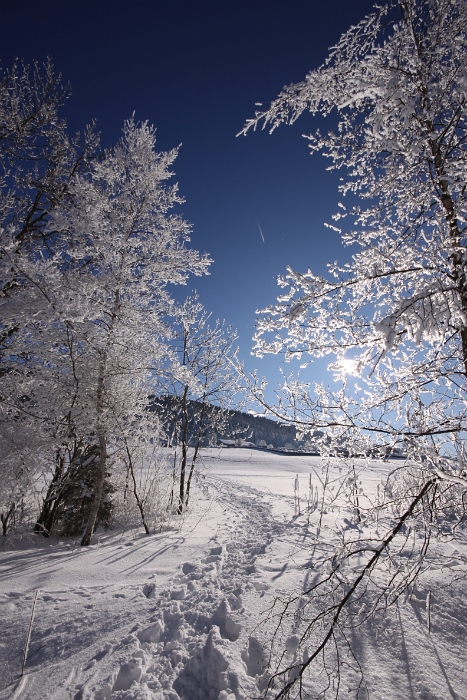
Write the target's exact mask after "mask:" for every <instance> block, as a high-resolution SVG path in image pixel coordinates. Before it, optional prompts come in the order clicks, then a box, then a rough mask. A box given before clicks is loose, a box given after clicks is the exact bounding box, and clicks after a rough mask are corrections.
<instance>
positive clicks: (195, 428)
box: [159, 294, 240, 513]
mask: <svg viewBox="0 0 467 700" xmlns="http://www.w3.org/2000/svg"><path fill="white" fill-rule="evenodd" d="M208 320H209V314H207V313H206V311H205V310H204V309H203V306H202V304H200V303H199V302H198V297H197V295H196V294H195V295H194V296H193V297H188V298H187V299H186V300H185V302H184V303H183V304H182V305H181V306H180V307H179V309H178V311H177V313H176V316H175V327H174V332H175V337H174V344H173V350H174V353H175V357H174V360H175V361H174V362H173V363H172V365H171V369H170V376H169V382H168V385H167V388H166V394H165V396H163V397H162V399H161V400H160V401H159V413H160V415H161V417H162V420H163V423H164V424H165V429H166V432H167V434H168V437H169V444H171V445H173V446H174V447H175V450H176V451H177V449H178V450H179V460H178V461H179V464H178V465H177V461H176V460H177V457H176V456H175V466H177V469H178V473H177V480H178V491H179V496H178V506H177V508H178V512H179V513H182V512H183V510H184V509H185V507H186V506H187V505H188V502H189V498H190V488H191V484H192V479H193V475H194V473H195V466H196V461H197V459H198V457H199V450H200V447H202V446H203V445H206V444H213V443H214V444H215V441H216V434H217V432H222V431H223V430H224V429H225V426H226V422H227V420H228V411H229V408H231V406H232V403H233V401H234V400H235V397H236V396H237V397H238V394H239V392H240V381H239V372H238V359H237V353H238V348H236V347H235V342H236V340H237V333H236V331H234V330H233V329H232V328H231V327H230V326H227V327H226V326H225V325H224V323H223V322H221V321H216V322H215V323H214V324H213V325H209V323H208ZM175 454H176V452H175Z"/></svg>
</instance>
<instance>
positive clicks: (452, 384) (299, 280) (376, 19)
mask: <svg viewBox="0 0 467 700" xmlns="http://www.w3.org/2000/svg"><path fill="white" fill-rule="evenodd" d="M466 61H467V7H466V5H465V3H464V2H463V1H462V0H437V2H428V1H427V2H424V1H422V0H407V1H400V2H397V1H396V0H395V1H394V2H390V3H388V4H386V5H384V6H383V7H382V8H379V9H376V10H375V12H374V13H373V14H371V15H369V16H368V17H366V18H365V19H364V20H362V21H361V22H360V23H359V24H358V25H357V26H356V27H353V28H351V29H350V30H349V31H348V32H347V33H346V34H344V35H343V36H342V38H341V39H340V41H339V43H338V44H337V45H336V46H335V47H334V48H333V49H332V50H331V52H330V55H329V58H328V59H327V60H326V62H325V63H324V65H323V66H321V67H320V68H318V69H317V70H314V71H312V72H311V73H309V75H308V76H307V78H306V80H305V81H304V82H303V83H299V84H296V85H291V86H290V87H288V88H285V89H284V91H283V92H282V93H281V95H280V96H279V97H278V99H277V100H275V101H274V102H273V103H272V104H271V106H270V108H269V110H267V111H265V112H260V113H257V114H256V117H255V119H253V120H250V121H248V122H247V125H246V127H245V132H246V131H247V130H248V129H249V128H251V127H256V125H257V124H259V123H260V122H263V123H264V126H266V125H271V128H272V129H274V128H276V127H277V126H278V125H279V124H280V123H281V122H288V123H293V122H294V121H295V120H296V119H297V118H298V117H299V116H300V114H302V113H303V112H304V111H305V110H308V111H310V112H311V113H312V114H323V115H325V116H327V115H331V114H335V115H336V118H337V124H336V128H335V130H334V131H330V132H328V133H326V134H322V133H321V132H320V131H316V133H314V134H312V135H311V136H308V137H307V138H308V140H309V142H310V148H311V150H312V152H317V151H321V152H323V154H324V155H325V156H326V157H327V158H328V159H329V161H330V164H329V166H328V168H329V169H330V170H339V171H340V172H341V173H342V178H341V180H342V184H341V185H340V186H339V189H340V192H341V193H342V195H347V196H348V198H349V200H350V204H349V205H344V204H343V203H340V204H339V207H340V210H339V212H338V213H337V214H336V215H335V216H334V219H335V225H334V224H333V227H334V228H336V229H337V230H338V231H339V232H341V234H342V239H343V242H344V244H345V245H348V246H350V245H353V246H354V247H355V251H354V253H353V255H352V260H351V262H350V263H348V264H345V265H342V266H339V265H338V264H337V263H336V264H333V265H330V267H329V275H328V276H326V277H323V276H318V275H315V274H313V272H311V271H310V270H308V271H305V272H301V271H294V270H291V269H289V270H288V273H287V275H286V276H285V277H283V278H280V280H279V283H280V285H281V286H282V287H283V288H284V289H285V293H284V294H283V295H282V296H281V297H280V298H279V303H278V304H277V305H275V306H273V307H270V308H269V309H267V310H266V311H265V312H264V315H263V316H262V318H260V320H259V321H258V326H257V334H256V345H255V351H256V352H257V354H258V355H262V354H264V353H266V352H280V351H285V353H286V357H287V359H291V358H293V357H298V358H300V357H301V356H302V355H303V354H304V353H305V354H308V355H310V356H311V357H321V356H324V355H328V354H334V355H335V356H336V360H335V363H334V365H333V369H334V370H335V371H336V372H337V374H338V375H339V376H340V377H341V378H344V376H345V374H346V373H349V372H350V373H351V374H353V375H358V376H360V377H361V381H360V385H361V384H362V382H365V387H364V389H365V393H363V392H362V394H361V396H360V397H359V400H358V402H352V401H350V399H349V400H348V402H347V405H346V406H345V407H344V408H345V411H344V413H342V411H340V408H341V404H342V402H343V400H344V399H343V397H340V398H339V401H337V402H336V400H335V398H336V397H335V396H333V397H330V396H329V395H328V394H327V393H326V392H324V390H322V389H320V390H319V392H318V396H317V398H316V400H315V401H314V402H309V401H307V410H308V411H309V412H311V414H310V417H309V420H307V419H305V423H307V422H309V423H312V424H313V425H315V426H316V427H324V428H326V427H332V426H341V427H342V428H343V429H344V430H346V429H348V430H351V429H352V428H354V427H364V428H367V429H368V430H370V431H377V432H379V433H381V434H387V435H389V436H391V438H398V437H405V438H413V437H418V436H422V435H430V436H436V435H447V434H451V433H456V434H458V435H460V434H461V433H462V431H463V430H464V428H465V419H466V412H465V387H466V375H467V281H466V262H467V261H466V252H465V244H466V235H465V234H466V218H465V217H466V206H467V199H466V197H467V193H466V174H467V151H466V149H467V113H466V98H467V66H466ZM359 200H360V201H359ZM347 221H349V225H348V226H347V227H346V228H344V225H345V224H346V222H347ZM270 333H272V334H273V335H272V337H271V336H269V335H268V334H270ZM299 385H300V383H299V382H298V383H296V385H295V387H294V388H295V390H296V391H298V393H299V394H300V393H301V395H302V397H304V396H305V392H303V391H302V389H304V387H303V386H302V387H301V388H300V386H299ZM289 389H290V387H289ZM366 392H369V394H368V393H366ZM308 393H309V392H308V391H306V394H308ZM365 397H367V398H365ZM362 400H363V403H362ZM421 406H423V410H421ZM393 412H394V413H393ZM387 414H391V419H390V421H386V420H385V419H384V416H385V415H387Z"/></svg>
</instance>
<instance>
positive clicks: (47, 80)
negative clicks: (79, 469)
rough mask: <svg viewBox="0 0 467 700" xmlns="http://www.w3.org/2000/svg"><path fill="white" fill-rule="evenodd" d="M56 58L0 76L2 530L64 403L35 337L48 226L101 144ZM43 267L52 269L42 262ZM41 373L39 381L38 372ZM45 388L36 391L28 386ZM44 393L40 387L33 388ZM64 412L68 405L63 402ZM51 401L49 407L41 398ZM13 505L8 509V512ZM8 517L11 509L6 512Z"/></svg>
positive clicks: (39, 331) (43, 308)
mask: <svg viewBox="0 0 467 700" xmlns="http://www.w3.org/2000/svg"><path fill="white" fill-rule="evenodd" d="M69 92H70V89H69V86H65V87H63V86H62V80H61V76H60V75H57V74H56V73H55V72H54V69H53V66H52V63H51V61H50V60H48V61H47V63H46V64H45V65H44V66H42V67H41V66H40V65H39V64H37V63H35V64H34V65H33V66H32V67H31V66H27V65H24V64H19V63H18V62H16V63H15V64H14V65H13V67H12V68H11V69H10V70H6V71H3V73H2V74H1V75H0V317H1V320H0V377H1V389H0V428H1V429H0V455H1V456H0V502H1V506H0V507H1V509H2V510H3V509H4V513H3V514H4V519H3V521H2V522H3V526H4V530H5V529H6V528H7V527H9V526H10V525H11V523H12V522H13V521H14V520H15V519H16V524H18V523H19V521H20V520H21V514H23V515H24V513H26V512H27V508H22V509H19V508H18V507H17V506H18V503H23V504H24V497H25V494H26V493H27V492H28V491H30V489H31V486H32V485H33V484H34V479H35V478H36V477H37V474H38V471H40V470H41V468H42V456H43V454H44V451H43V449H44V442H48V434H50V430H49V428H48V426H47V423H46V421H45V420H44V418H45V415H46V414H47V413H48V414H49V415H50V413H53V410H52V406H56V405H57V401H56V399H57V396H56V394H55V392H53V391H50V389H51V387H50V386H49V390H48V391H44V388H43V380H40V378H39V375H40V374H41V363H40V362H38V361H37V357H36V356H35V355H34V352H32V338H33V336H34V337H35V338H36V339H37V338H38V336H39V337H40V339H41V342H42V339H43V331H44V330H45V326H44V322H45V321H46V320H47V319H50V317H51V314H52V315H53V310H52V308H51V305H50V301H49V300H48V299H47V297H46V295H44V293H43V290H42V291H41V289H40V286H38V282H40V274H38V269H39V267H41V263H42V262H45V261H46V260H49V261H50V259H51V258H52V257H53V255H54V254H55V253H56V251H57V248H58V246H59V245H60V237H59V236H58V234H57V232H52V231H50V230H48V229H47V226H48V222H49V218H50V213H51V212H52V211H53V210H54V209H55V208H56V207H57V206H58V205H59V204H60V202H61V201H62V200H63V197H64V196H65V195H66V194H67V192H68V187H69V185H70V183H71V182H72V181H73V179H74V178H75V177H76V176H77V175H78V174H79V173H84V172H86V171H87V170H88V168H89V164H90V161H91V160H92V159H93V158H94V156H95V153H96V149H97V146H98V137H97V135H96V134H95V133H94V130H93V128H92V127H90V128H87V129H86V130H85V132H84V135H83V136H80V135H79V134H77V135H76V136H74V137H71V136H70V135H69V134H68V131H67V128H66V124H65V121H64V120H63V119H61V118H60V115H59V109H60V107H61V106H62V105H63V103H64V101H65V100H66V98H67V97H68V95H69ZM44 269H45V268H44ZM36 379H37V381H36ZM33 384H35V387H36V390H37V389H39V387H40V386H41V385H42V389H41V390H40V391H39V393H41V391H42V393H43V394H44V398H45V401H44V402H43V403H41V401H40V397H39V396H37V395H36V396H35V397H33V395H32V393H31V387H32V385H33ZM36 394H37V391H36ZM58 403H59V404H61V405H60V407H59V408H58V411H59V412H63V405H62V403H61V402H60V401H59V402H58ZM45 406H47V411H44V410H43V409H44V407H45ZM8 514H10V515H9V516H8ZM7 516H8V517H7Z"/></svg>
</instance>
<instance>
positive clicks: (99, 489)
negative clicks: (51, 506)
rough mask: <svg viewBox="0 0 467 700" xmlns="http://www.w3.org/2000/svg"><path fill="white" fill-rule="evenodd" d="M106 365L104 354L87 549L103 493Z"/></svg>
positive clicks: (99, 389) (98, 394)
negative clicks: (97, 462)
mask: <svg viewBox="0 0 467 700" xmlns="http://www.w3.org/2000/svg"><path fill="white" fill-rule="evenodd" d="M106 365H107V353H106V352H104V353H103V356H102V361H101V365H100V367H99V378H98V380H97V397H96V408H97V434H98V437H99V467H98V472H97V480H96V486H95V488H94V496H93V499H92V503H91V510H90V511H89V517H88V522H87V525H86V529H85V531H84V535H83V539H82V540H81V546H82V547H88V546H89V545H90V543H91V537H92V533H93V532H94V528H95V526H96V520H97V513H98V512H99V506H100V504H101V501H102V494H103V491H104V480H105V473H106V466H107V441H106V439H105V429H104V425H103V416H102V414H103V411H104V377H105V370H106Z"/></svg>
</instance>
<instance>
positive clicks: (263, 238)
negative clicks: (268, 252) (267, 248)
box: [256, 219, 265, 243]
mask: <svg viewBox="0 0 467 700" xmlns="http://www.w3.org/2000/svg"><path fill="white" fill-rule="evenodd" d="M256 223H257V224H258V228H259V232H260V234H261V238H262V239H263V243H264V242H265V241H264V236H263V232H262V231H261V226H260V225H259V221H258V219H256Z"/></svg>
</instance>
